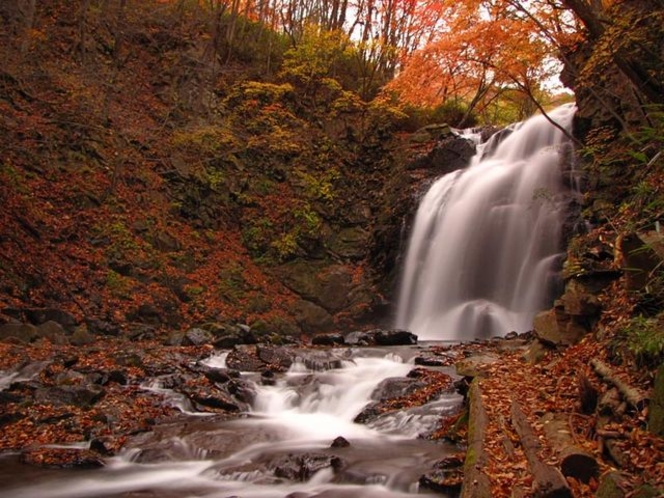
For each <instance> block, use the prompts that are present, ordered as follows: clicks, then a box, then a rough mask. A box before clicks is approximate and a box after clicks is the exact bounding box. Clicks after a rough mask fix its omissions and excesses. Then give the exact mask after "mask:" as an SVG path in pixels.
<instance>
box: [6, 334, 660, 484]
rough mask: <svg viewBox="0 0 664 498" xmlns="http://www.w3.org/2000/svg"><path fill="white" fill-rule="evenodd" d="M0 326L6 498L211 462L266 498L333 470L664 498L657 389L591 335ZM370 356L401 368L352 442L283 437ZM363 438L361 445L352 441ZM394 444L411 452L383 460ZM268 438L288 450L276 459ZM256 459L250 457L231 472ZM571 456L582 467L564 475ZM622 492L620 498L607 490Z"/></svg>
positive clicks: (358, 424) (353, 420) (387, 377)
mask: <svg viewBox="0 0 664 498" xmlns="http://www.w3.org/2000/svg"><path fill="white" fill-rule="evenodd" d="M10 328H11V329H12V330H9V329H10ZM19 329H20V330H27V329H29V331H30V332H32V335H31V336H30V341H28V342H26V341H25V340H22V339H24V336H23V337H21V336H17V335H16V333H17V331H19ZM100 329H103V328H100ZM12 331H13V335H12V333H11V332H12ZM215 331H216V332H215ZM0 332H2V333H3V340H2V342H0V372H2V373H1V375H0V404H1V405H2V410H1V413H2V414H1V415H0V425H1V426H2V435H1V436H0V449H1V450H2V452H3V454H4V457H3V462H4V468H5V471H4V474H5V475H3V476H2V477H3V479H2V482H3V485H2V487H3V488H6V489H7V493H9V494H5V491H3V490H2V489H0V496H8V497H9V496H12V497H13V496H23V495H21V494H20V492H19V491H18V490H19V489H20V487H21V486H18V484H19V483H24V482H25V481H26V480H31V479H32V478H33V477H34V476H41V475H43V472H44V471H45V470H38V469H61V470H58V471H53V472H56V474H55V475H60V474H59V473H60V472H68V471H66V470H62V469H70V468H77V469H78V468H85V469H88V470H86V472H93V473H94V472H118V470H117V468H118V466H119V467H122V468H125V467H123V466H126V465H139V466H143V467H140V471H141V472H144V471H145V468H146V467H145V466H148V468H150V469H152V467H150V466H154V465H157V466H163V465H175V464H174V462H191V461H194V462H199V464H200V462H201V461H204V462H208V463H207V467H205V468H201V469H198V467H196V470H195V471H194V472H193V474H191V478H192V479H193V478H194V477H195V476H201V475H203V476H208V477H209V475H210V473H213V474H214V475H215V476H216V477H215V478H214V479H216V480H215V481H214V483H215V484H214V485H215V486H216V485H218V483H217V481H218V480H219V479H222V480H224V479H226V480H228V479H231V480H233V482H236V481H251V482H252V485H251V486H253V487H252V490H251V491H250V490H249V488H244V493H243V492H242V489H240V488H238V489H234V493H235V494H236V495H238V496H245V495H246V496H254V494H252V493H258V494H257V495H256V496H259V495H260V493H261V492H262V491H260V489H262V488H260V486H263V485H266V484H265V483H272V485H274V484H275V483H278V484H279V485H280V486H284V483H295V482H301V483H302V482H304V483H307V484H306V486H304V485H299V486H300V487H299V488H297V489H296V488H288V486H290V484H289V485H286V487H285V488H283V489H282V490H283V491H284V493H282V495H283V496H286V494H288V493H289V492H296V491H297V492H299V493H302V495H301V496H318V494H317V493H318V492H321V491H320V489H319V488H315V486H314V487H312V486H313V484H311V483H316V482H317V481H316V479H314V476H319V477H320V476H327V477H325V480H326V481H325V482H326V483H327V484H325V485H326V486H335V487H334V490H335V492H337V493H339V492H341V490H342V488H343V486H357V485H358V482H361V483H362V486H363V487H362V490H363V491H362V492H363V493H365V492H367V491H366V490H367V488H366V486H367V484H371V483H372V482H373V481H372V479H373V480H375V482H376V483H377V484H378V485H380V486H385V485H387V483H388V482H389V485H390V486H392V487H390V488H386V489H384V490H383V491H384V492H389V493H396V494H395V495H394V496H397V495H398V493H406V494H408V493H412V492H416V491H414V490H417V489H419V492H420V493H422V492H434V493H443V494H446V495H451V496H454V495H457V494H459V493H461V494H462V495H463V496H510V493H512V490H513V489H517V490H520V491H519V492H520V493H521V496H553V494H550V493H554V494H555V493H562V494H561V495H560V496H611V497H612V496H628V494H629V493H632V494H630V495H629V496H659V495H658V494H657V493H659V492H661V489H662V488H661V486H662V483H663V482H664V466H663V465H662V463H661V462H662V460H663V459H662V456H663V455H664V444H662V439H661V438H658V437H657V436H656V435H653V434H651V433H649V432H647V431H646V430H645V429H646V427H647V422H648V398H650V397H651V394H652V393H650V392H649V391H648V390H647V388H646V387H645V386H646V385H647V384H648V382H649V380H648V379H638V378H634V376H633V375H631V377H630V376H628V375H629V374H628V372H627V371H626V370H625V371H621V370H620V368H615V367H611V368H615V371H613V370H612V371H611V374H607V373H606V372H603V371H602V370H601V366H602V365H603V366H607V365H608V364H610V359H607V358H606V357H605V352H604V350H603V349H601V348H599V347H598V346H597V343H595V342H592V341H582V342H581V343H580V344H578V345H576V346H572V347H569V348H566V349H564V350H557V349H555V348H553V347H551V346H550V345H547V344H546V343H545V342H541V341H540V340H538V339H537V338H536V337H534V336H533V335H532V334H525V335H521V336H517V335H513V336H511V337H508V338H505V339H493V340H487V341H477V342H474V343H467V344H440V343H438V344H434V343H432V344H417V338H416V337H415V336H413V335H412V334H410V333H408V332H406V331H389V330H373V331H358V332H355V333H351V334H345V335H341V334H327V335H319V336H316V337H315V338H314V339H313V341H311V342H312V343H313V344H312V343H309V342H307V343H303V342H297V343H296V342H293V343H289V344H279V345H275V344H268V343H258V341H257V339H256V337H255V336H254V335H253V334H252V331H251V329H249V328H248V327H244V326H237V327H235V328H233V329H232V330H230V331H229V330H227V329H226V332H225V333H223V334H222V333H220V332H219V329H218V328H217V329H215V328H214V327H206V328H198V329H191V330H189V331H186V332H184V333H174V334H171V335H170V336H169V337H165V338H161V339H158V338H155V337H149V336H144V337H141V336H137V337H135V338H133V339H129V338H126V337H125V338H120V337H114V336H109V335H104V334H100V333H96V334H92V333H90V332H86V334H82V333H81V332H80V331H79V332H78V333H77V332H76V331H73V332H71V331H68V330H67V329H66V327H65V326H63V324H58V323H57V322H55V321H52V322H45V323H44V324H43V325H41V326H38V327H36V326H32V325H27V324H15V325H13V326H12V327H9V328H7V326H4V327H3V328H2V330H1V331H0ZM372 358H373V359H372ZM397 360H398V361H397ZM372 361H380V362H382V361H387V362H388V363H390V365H392V366H390V367H389V369H388V370H385V371H383V370H380V372H381V373H380V374H379V376H378V377H376V378H375V379H374V384H372V385H370V386H369V387H367V388H366V389H368V391H367V394H366V396H367V397H366V399H364V398H362V399H364V400H363V401H361V403H360V405H358V406H351V405H352V403H350V402H349V401H345V402H344V403H346V404H347V405H348V406H345V408H346V409H347V410H350V411H351V412H352V417H350V418H348V417H347V418H348V420H347V423H348V424H350V425H349V426H346V425H344V426H343V427H350V428H351V429H350V430H351V432H350V433H347V434H346V436H343V435H342V434H341V432H342V431H341V430H337V429H332V428H331V429H330V431H331V432H330V433H329V434H328V433H327V432H329V431H325V430H324V429H325V426H324V424H321V422H320V421H318V420H316V422H314V428H313V429H312V430H313V432H311V434H310V435H309V436H307V438H305V439H307V440H308V443H307V445H305V446H302V444H301V440H300V439H297V438H296V439H292V438H290V439H289V437H286V439H284V436H283V433H282V432H283V431H282V429H280V430H279V431H277V432H271V431H273V429H271V427H273V423H274V410H275V409H274V402H275V399H276V400H278V403H282V404H283V405H284V406H283V407H278V408H277V409H276V411H277V412H278V413H282V412H283V413H290V411H291V410H293V409H297V410H300V409H301V406H302V405H303V404H306V403H309V404H311V405H315V404H321V403H324V402H327V401H325V400H329V399H333V400H335V401H334V403H337V402H338V401H336V400H337V399H341V398H339V397H341V396H343V395H342V394H339V389H338V383H339V382H348V385H349V386H351V385H355V384H358V383H360V380H362V381H364V380H366V379H367V378H369V379H371V378H373V377H375V376H376V375H378V374H377V373H376V372H377V371H376V370H367V371H362V372H364V373H360V374H358V375H360V377H358V378H357V379H358V380H352V379H351V380H350V381H349V380H348V379H346V380H343V381H340V380H339V378H340V377H335V375H346V374H347V373H348V372H349V370H348V368H349V367H359V366H361V367H363V368H369V367H370V368H374V366H372V364H369V365H367V364H365V363H363V362H372ZM399 365H403V366H399ZM598 365H600V367H599V369H598V368H597V366H598ZM393 368H396V370H392V369H393ZM607 368H608V367H607ZM329 372H332V373H329ZM334 372H338V374H335V373H334ZM367 372H368V373H367ZM381 376H382V377H381ZM611 376H613V377H614V381H615V377H618V378H621V379H623V380H622V383H623V384H625V385H630V386H632V388H633V389H634V390H635V392H637V393H642V394H643V397H642V398H640V401H639V400H638V399H633V400H632V401H630V400H629V398H626V396H625V393H624V392H622V390H621V389H620V388H618V387H617V386H616V385H615V382H613V381H612V380H611ZM607 379H608V380H607ZM335 386H336V387H335ZM335 388H336V389H338V390H337V391H336V394H333V391H331V389H335ZM270 389H272V390H270ZM348 389H350V388H346V387H343V388H341V389H340V391H341V392H344V391H347V390H348ZM293 396H296V397H297V401H292V400H291V399H290V398H292V397H293ZM463 396H465V397H466V399H467V401H468V402H467V403H465V404H464V403H462V400H463ZM584 396H585V397H584ZM330 397H331V398H330ZM344 399H346V398H344ZM266 400H267V401H266ZM270 400H271V401H270ZM270 406H271V407H270ZM335 409H336V408H335ZM271 410H272V411H271ZM307 410H308V412H307V413H309V414H311V413H317V408H312V409H309V408H307ZM280 416H281V415H280ZM468 417H470V423H469V424H468ZM296 420H297V422H295V427H297V430H298V431H299V430H303V424H304V422H302V420H300V419H296ZM280 423H281V422H280ZM345 423H346V422H344V424H345ZM234 424H239V425H234ZM247 424H248V425H247ZM288 424H291V421H289V422H288V423H287V425H288ZM466 427H469V429H470V433H469V434H467V433H466ZM552 427H555V428H556V429H555V430H552V429H551V428H552ZM358 428H359V429H358ZM289 430H292V427H291V429H289ZM344 430H345V429H344ZM358 430H359V431H360V432H361V433H362V437H360V438H359V439H358V440H357V441H355V440H353V438H352V437H348V434H355V435H356V431H358ZM365 430H366V431H369V432H371V434H372V436H371V437H370V438H369V439H367V438H366V437H365V436H366V434H365V433H364V432H362V431H365ZM335 431H336V432H335ZM372 431H373V432H372ZM337 432H339V433H337ZM556 432H557V433H559V434H558V435H556V434H555V433H556ZM560 433H562V434H567V437H566V438H564V437H562V438H561V436H560ZM313 434H320V438H318V437H314V436H313ZM376 434H378V435H379V436H376ZM397 434H399V436H396V435H397ZM404 434H405V435H406V436H404ZM394 437H398V438H402V439H399V441H401V442H399V443H398V444H397V445H396V446H390V448H392V449H389V450H388V449H386V448H387V446H385V444H384V443H386V442H387V441H389V440H392V439H393V438H394ZM404 437H406V439H403V438H404ZM270 441H271V442H272V443H270ZM294 441H300V442H297V443H295V442H294ZM312 441H316V442H315V444H314V445H313V446H311V442H312ZM360 441H362V442H360ZM370 441H373V442H370ZM418 441H419V442H418ZM277 442H278V443H277ZM265 444H268V445H269V444H272V445H274V444H277V446H275V448H277V447H278V448H280V449H279V450H275V449H271V450H269V451H267V452H266V450H265ZM348 447H351V448H352V449H345V448H348ZM395 448H398V450H396V449H395ZM467 449H468V451H467V452H466V450H467ZM242 451H246V452H249V453H248V455H249V456H247V455H245V457H246V458H247V461H252V462H254V463H252V464H251V465H246V464H244V463H242V462H238V461H235V460H234V459H235V458H236V457H237V455H238V454H243V453H242ZM383 454H389V455H390V457H391V458H393V459H394V461H393V460H392V459H390V458H388V459H385V461H383V459H382V458H380V455H383ZM570 454H571V455H572V456H573V457H579V458H581V457H582V458H583V459H582V460H573V461H576V462H577V463H576V464H573V465H572V466H571V467H570V466H569V465H567V466H566V463H565V462H567V458H568V457H569V456H570ZM417 455H419V456H417ZM579 455H580V456H579ZM243 458H244V457H243ZM377 458H378V461H376V459H377ZM229 459H230V463H229ZM404 460H407V461H408V463H407V464H405V467H403V468H402V467H399V466H400V465H402V464H403V461H404ZM210 461H213V462H214V463H210ZM397 461H399V462H401V463H397ZM118 462H124V463H122V464H120V463H118ZM128 462H130V463H128ZM256 462H257V463H256ZM368 462H371V463H368ZM578 462H583V463H582V464H579V463H578ZM199 464H197V465H199ZM178 465H179V464H178ZM192 465H193V464H192ZM160 468H161V467H160ZM178 468H179V467H178ZM404 468H405V469H406V470H404ZM31 469H32V470H31ZM94 469H99V470H94ZM211 469H212V470H211ZM399 469H401V470H399ZM570 469H571V470H570ZM580 469H581V470H580ZM171 470H173V469H171ZM179 470H180V471H181V470H182V468H179ZM48 472H51V471H48ZM131 472H139V470H136V469H133V470H132V471H131ZM91 475H93V476H96V474H91ZM102 475H106V474H102ZM220 476H221V477H220ZM229 476H231V477H229ZM381 476H382V477H381ZM387 476H398V477H394V478H393V479H392V480H390V479H391V478H388V477H387ZM95 478H96V477H95ZM196 478H198V477H196ZM321 478H322V477H321ZM116 479H119V481H121V482H126V481H125V480H124V478H119V477H116ZM150 479H155V480H154V481H149V480H148V481H146V482H153V484H152V485H153V486H155V488H150V485H148V484H146V486H147V489H161V491H155V492H157V494H158V495H159V496H163V493H164V492H165V491H164V489H163V488H160V486H162V485H164V482H163V481H160V480H159V479H161V478H159V477H157V476H154V475H152V474H150ZM224 482H226V481H224ZM332 482H333V483H334V484H330V483H332ZM199 484H200V485H201V486H202V487H204V488H206V489H208V488H209V486H211V484H210V482H207V481H206V482H201V483H199ZM318 485H320V483H319V484H318ZM17 486H18V487H17ZM256 486H258V488H255V487H256ZM302 486H304V487H302ZM337 486H341V487H337ZM413 486H414V488H413ZM139 487H140V486H139ZM314 488H315V489H314ZM67 489H69V488H67ZM136 489H137V488H135V487H131V486H128V487H127V488H126V489H115V488H113V489H111V488H109V489H108V490H107V495H108V496H111V495H112V496H118V495H117V493H118V492H123V493H124V494H121V495H120V496H135V495H134V494H132V493H133V491H132V490H134V491H135V490H136ZM229 489H230V488H229ZM257 489H259V490H258V491H257ZM326 489H327V491H326V492H328V493H329V492H332V491H330V489H328V488H326ZM343 489H344V491H343V492H351V491H349V490H348V489H346V488H343ZM353 489H354V488H353ZM616 489H617V490H624V491H620V492H622V493H623V494H617V495H616V494H610V492H613V491H610V490H614V491H615V490H616ZM607 490H609V491H607ZM658 490H659V491H658ZM69 491H71V489H69ZM69 491H68V492H69ZM169 492H170V493H173V494H169V495H168V496H174V497H175V496H180V494H178V493H179V492H178V491H173V490H170V491H169ZM182 492H184V491H182ZM229 492H230V491H229ZM17 493H18V494H17ZM355 493H358V491H357V489H355ZM547 493H548V494H547ZM602 493H603V494H602ZM607 493H609V494H607ZM634 493H642V494H634ZM643 493H646V494H643ZM647 493H651V494H647ZM652 493H654V494H652ZM282 495H279V496H282ZM26 496H28V495H26ZM54 496H55V495H54ZM58 496H59V495H58ZM63 496H64V495H63ZM72 496H73V495H72ZM80 496H87V495H85V494H80ZM99 496H101V495H99ZM149 496H152V495H149ZM215 496H216V495H215ZM219 496H226V495H219ZM298 496H300V495H298ZM321 496H323V495H321ZM334 496H337V495H334ZM356 496H358V495H357V494H356ZM363 496H364V495H363ZM366 496H370V494H367V495H366ZM556 496H557V495H556Z"/></svg>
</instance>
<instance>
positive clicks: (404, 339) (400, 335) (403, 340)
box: [373, 329, 417, 346]
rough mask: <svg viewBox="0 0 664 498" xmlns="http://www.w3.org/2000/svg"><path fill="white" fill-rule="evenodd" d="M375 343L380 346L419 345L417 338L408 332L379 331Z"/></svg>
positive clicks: (375, 335)
mask: <svg viewBox="0 0 664 498" xmlns="http://www.w3.org/2000/svg"><path fill="white" fill-rule="evenodd" d="M373 338H374V342H375V343H376V344H378V345H379V346H408V345H411V344H417V336H416V335H415V334H413V333H411V332H408V331H407V330H398V329H397V330H377V331H374V333H373Z"/></svg>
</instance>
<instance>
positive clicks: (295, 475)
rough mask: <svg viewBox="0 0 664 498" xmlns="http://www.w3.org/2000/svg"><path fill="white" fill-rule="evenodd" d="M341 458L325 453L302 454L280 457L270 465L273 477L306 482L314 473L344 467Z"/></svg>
mask: <svg viewBox="0 0 664 498" xmlns="http://www.w3.org/2000/svg"><path fill="white" fill-rule="evenodd" d="M344 465H345V464H344V462H343V460H342V459H341V458H339V457H337V456H334V455H328V454H326V453H303V454H299V455H294V454H289V455H285V456H282V457H280V458H278V459H276V460H275V461H273V462H272V463H271V465H270V466H271V467H272V468H273V469H274V475H275V476H277V477H281V478H284V479H288V480H291V481H301V482H304V481H308V480H309V479H310V478H311V477H312V476H313V475H314V474H315V473H316V472H318V471H320V470H323V469H326V468H329V467H331V468H332V469H333V470H335V471H337V470H339V469H341V468H342V467H344Z"/></svg>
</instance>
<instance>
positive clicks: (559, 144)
mask: <svg viewBox="0 0 664 498" xmlns="http://www.w3.org/2000/svg"><path fill="white" fill-rule="evenodd" d="M574 112H575V107H574V106H571V105H567V106H563V107H560V108H558V109H556V110H555V111H553V112H551V113H550V114H549V116H550V118H551V119H552V120H554V121H555V122H557V123H559V124H560V125H561V126H562V127H563V128H566V129H568V130H569V129H570V126H571V122H572V118H573V115H574ZM566 146H567V144H566V139H565V136H564V134H563V133H562V131H561V130H560V129H558V128H556V127H554V126H553V125H552V124H551V123H550V122H549V121H548V120H546V118H544V117H543V116H536V117H533V118H531V119H530V120H528V121H525V122H523V123H520V124H517V125H516V126H515V127H514V131H513V132H512V133H511V134H510V135H509V136H508V137H507V138H505V139H504V140H503V141H502V142H501V143H500V144H499V145H498V146H497V147H495V150H492V151H490V150H491V149H493V148H494V144H492V143H491V141H489V143H488V144H485V145H484V146H480V147H479V152H478V153H477V155H476V156H475V158H474V159H473V161H472V162H471V164H470V166H469V167H468V168H467V169H465V170H462V171H456V172H453V173H450V174H448V175H446V176H443V177H442V178H440V179H439V180H437V181H436V182H435V183H434V184H433V185H432V187H431V189H430V190H429V191H428V193H427V194H426V195H425V196H424V198H423V199H422V201H421V204H420V207H419V209H418V212H417V215H416V218H415V222H414V226H413V230H412V233H411V236H410V241H409V246H408V250H407V253H406V261H405V266H404V271H403V274H402V282H401V288H400V292H399V305H398V312H397V326H398V327H399V328H403V329H408V330H410V331H412V332H413V333H415V334H417V335H418V337H419V338H420V339H433V340H468V339H473V338H477V337H491V336H496V335H498V336H502V335H505V334H506V333H508V332H510V331H517V332H524V331H527V330H530V329H531V328H532V320H533V317H534V315H535V314H536V313H537V312H538V311H540V310H542V309H544V308H546V307H547V305H548V304H549V303H548V302H547V300H548V299H550V297H551V296H550V294H551V287H552V285H553V284H555V277H556V272H557V269H558V265H559V264H560V259H561V256H562V255H561V254H560V250H561V247H560V245H561V229H562V219H563V216H564V215H565V208H566V205H567V195H566V193H565V192H564V188H563V185H562V176H561V172H560V168H559V165H560V163H561V159H562V157H563V152H564V147H566ZM484 150H487V151H490V152H487V153H486V154H484V153H483V151H484Z"/></svg>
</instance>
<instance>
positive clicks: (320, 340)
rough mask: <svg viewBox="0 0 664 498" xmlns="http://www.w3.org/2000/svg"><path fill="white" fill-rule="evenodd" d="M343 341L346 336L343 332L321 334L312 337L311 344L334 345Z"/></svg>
mask: <svg viewBox="0 0 664 498" xmlns="http://www.w3.org/2000/svg"><path fill="white" fill-rule="evenodd" d="M343 343H344V336H343V335H341V334H319V335H316V336H314V337H313V338H312V339H311V344H313V345H314V346H334V345H336V344H343Z"/></svg>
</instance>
